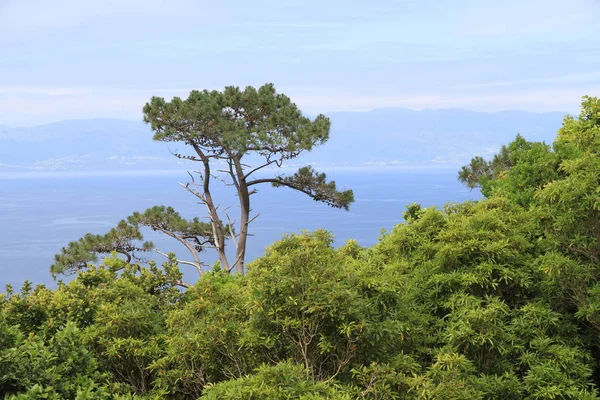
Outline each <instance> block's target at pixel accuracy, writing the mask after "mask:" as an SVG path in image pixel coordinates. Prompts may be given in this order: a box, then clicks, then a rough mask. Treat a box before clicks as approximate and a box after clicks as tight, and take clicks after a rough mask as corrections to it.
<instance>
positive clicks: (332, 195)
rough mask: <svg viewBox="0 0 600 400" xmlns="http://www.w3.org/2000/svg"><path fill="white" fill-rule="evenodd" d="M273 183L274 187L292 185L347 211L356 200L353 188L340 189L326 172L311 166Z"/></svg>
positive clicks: (315, 198)
mask: <svg viewBox="0 0 600 400" xmlns="http://www.w3.org/2000/svg"><path fill="white" fill-rule="evenodd" d="M272 185H273V186H274V187H281V186H287V187H290V188H292V189H295V190H298V191H300V192H303V193H305V194H307V195H309V196H310V197H311V198H312V199H313V200H315V201H322V202H324V203H325V204H327V205H329V206H331V207H336V208H343V209H345V210H346V211H347V210H349V209H350V204H352V203H353V202H354V193H353V192H352V190H344V191H342V192H340V191H338V190H337V188H336V185H335V181H329V182H327V176H326V175H325V174H324V173H318V172H317V171H315V170H314V169H313V167H311V166H308V167H302V168H300V169H299V170H298V172H296V173H295V174H294V175H292V176H287V177H284V176H281V177H278V178H277V179H276V180H274V181H273V182H272Z"/></svg>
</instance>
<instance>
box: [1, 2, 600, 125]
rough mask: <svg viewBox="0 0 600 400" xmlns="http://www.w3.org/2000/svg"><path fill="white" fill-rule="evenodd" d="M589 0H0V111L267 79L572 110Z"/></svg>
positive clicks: (112, 109)
mask: <svg viewBox="0 0 600 400" xmlns="http://www.w3.org/2000/svg"><path fill="white" fill-rule="evenodd" d="M599 17H600V0H503V1H492V0H416V1H413V0H395V1H393V0H371V1H364V0H344V1H341V0H319V1H317V0H304V1H291V0H289V1H282V0H254V1H248V0H230V1H228V2H217V1H203V0H168V1H159V0H104V1H101V0H96V1H83V0H53V1H48V0H0V125H9V126H31V125H36V124H42V123H48V122H53V121H58V120H63V119H76V118H97V117H114V118H124V119H130V120H141V118H142V112H141V109H142V107H143V105H144V104H145V103H146V102H147V101H148V100H149V99H150V98H151V97H152V96H161V97H165V98H171V97H173V96H181V97H186V96H187V94H188V93H189V91H190V90H192V89H222V88H223V87H225V86H230V85H235V86H242V87H243V86H247V85H252V86H260V85H261V84H263V83H266V82H272V83H274V84H275V85H276V87H277V90H278V91H280V92H283V93H285V94H287V95H288V96H290V97H291V98H292V100H294V101H295V102H296V103H297V104H298V105H299V107H300V108H301V109H302V110H303V111H305V112H307V113H320V112H323V113H326V112H332V111H366V110H370V109H374V108H384V107H385V108H389V107H405V108H411V109H430V108H433V109H435V108H466V109H471V110H478V111H500V110H507V109H511V110H512V109H521V110H527V111H535V112H544V111H565V112H577V110H578V107H579V103H580V99H581V97H582V96H583V95H586V94H587V95H593V96H600V24H599V23H598V21H599Z"/></svg>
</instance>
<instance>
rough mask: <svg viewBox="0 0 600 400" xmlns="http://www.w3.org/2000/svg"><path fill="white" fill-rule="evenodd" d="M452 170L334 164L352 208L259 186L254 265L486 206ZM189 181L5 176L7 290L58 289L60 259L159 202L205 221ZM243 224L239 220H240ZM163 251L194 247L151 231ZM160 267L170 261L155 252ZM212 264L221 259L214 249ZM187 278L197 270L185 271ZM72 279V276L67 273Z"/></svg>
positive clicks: (218, 189) (372, 239)
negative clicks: (312, 237)
mask: <svg viewBox="0 0 600 400" xmlns="http://www.w3.org/2000/svg"><path fill="white" fill-rule="evenodd" d="M458 168H459V167H458V166H453V167H446V166H445V167H435V166H434V167H423V166H418V167H361V168H330V169H328V170H326V172H327V176H328V178H329V179H333V180H335V181H336V183H337V186H338V188H339V189H352V190H353V191H354V196H355V202H354V203H353V204H352V205H351V207H350V211H345V210H340V209H335V208H331V207H328V206H327V205H325V204H323V203H318V202H315V201H313V200H312V199H310V198H308V197H307V196H305V195H303V194H302V193H299V192H295V191H293V190H290V189H288V188H273V187H270V186H268V185H266V186H264V187H261V188H259V192H258V193H257V194H255V195H253V196H252V197H251V200H252V209H253V212H252V216H254V215H258V216H257V218H256V220H255V221H254V222H252V224H251V226H250V233H251V235H252V236H251V237H250V238H249V239H248V249H247V261H251V260H253V259H256V258H258V257H260V256H261V255H262V254H263V253H264V250H265V248H266V247H267V246H269V245H270V244H271V243H273V242H275V241H277V240H279V239H281V238H282V236H283V235H285V234H291V233H300V232H302V231H303V230H307V231H313V230H316V229H319V228H321V229H326V230H328V231H330V232H331V233H332V234H333V235H334V236H335V245H336V246H340V245H343V244H344V242H346V241H347V240H349V239H355V240H357V241H358V243H359V244H360V245H362V246H371V245H373V244H374V243H376V242H377V240H378V238H379V237H380V236H381V234H382V232H384V231H385V230H390V229H392V228H393V227H394V226H395V225H397V224H400V223H402V213H403V212H404V210H405V206H406V205H408V204H411V203H413V202H415V203H419V204H421V205H422V206H424V207H429V206H437V207H442V206H443V205H444V204H445V203H447V202H463V201H466V200H478V199H480V198H481V194H480V193H479V191H477V190H470V189H468V188H467V187H465V186H463V185H462V184H461V183H460V182H458V180H457V172H458ZM189 180H190V178H189V176H188V174H187V173H186V172H185V171H112V172H79V173H69V172H33V173H4V174H0V292H3V291H4V288H5V285H7V284H10V285H12V286H13V287H14V288H15V289H19V288H20V287H21V285H22V284H23V282H24V281H25V280H28V281H30V282H32V283H33V284H34V285H35V284H44V285H46V286H48V287H55V286H56V285H57V281H56V280H55V278H53V277H52V276H51V274H50V272H49V268H50V265H51V264H52V263H53V260H54V255H55V254H56V253H58V252H60V250H61V248H62V247H63V246H65V245H66V244H68V243H69V242H70V241H74V240H77V239H78V238H80V237H82V236H83V235H84V234H86V233H88V232H89V233H93V234H103V233H106V232H107V231H108V230H110V229H111V228H112V227H114V226H115V225H116V224H117V222H118V221H119V220H121V219H124V218H126V217H127V216H128V215H130V214H131V213H133V212H134V211H140V212H142V211H144V210H145V209H147V208H149V207H152V206H154V205H167V206H172V207H174V208H175V209H176V210H177V211H179V212H180V213H181V215H182V216H184V217H186V218H192V217H196V216H197V217H200V218H204V217H206V210H205V208H204V206H203V205H201V204H198V199H197V198H195V197H194V196H193V195H192V194H190V193H188V192H187V191H186V190H185V189H183V188H182V187H181V186H180V185H179V183H185V182H188V181H189ZM213 184H214V185H213V186H214V189H213V196H214V197H215V198H216V200H217V202H219V204H222V206H221V209H222V210H223V209H225V208H227V207H229V209H228V211H227V212H228V213H229V215H230V216H231V218H232V220H235V219H236V217H237V214H238V213H239V208H237V207H236V206H235V202H236V198H235V194H234V192H233V190H232V188H231V187H228V186H226V185H223V184H222V182H219V181H216V180H213ZM238 220H239V219H238ZM144 233H145V238H146V239H147V240H152V241H153V242H154V244H155V246H156V247H157V248H159V249H160V250H161V251H164V252H168V251H174V252H175V253H176V254H177V256H178V258H180V259H188V260H189V259H190V257H189V255H187V254H186V250H185V248H183V246H181V245H180V244H179V243H174V242H173V241H172V239H169V238H166V237H163V236H161V235H159V234H158V233H156V232H152V231H147V232H146V231H145V232H144ZM147 257H150V258H152V259H154V260H156V261H163V260H164V258H163V257H162V256H160V255H158V254H152V255H148V256H147ZM204 257H205V258H204V261H206V262H207V263H208V264H212V263H213V262H214V261H215V260H216V257H215V255H214V254H210V253H206V254H205V255H204ZM181 269H182V270H183V272H184V279H185V280H187V281H189V282H193V281H194V280H195V279H197V277H198V276H197V272H196V271H195V270H194V268H193V267H189V266H186V265H182V266H181ZM58 279H63V280H68V279H69V277H60V276H59V277H58Z"/></svg>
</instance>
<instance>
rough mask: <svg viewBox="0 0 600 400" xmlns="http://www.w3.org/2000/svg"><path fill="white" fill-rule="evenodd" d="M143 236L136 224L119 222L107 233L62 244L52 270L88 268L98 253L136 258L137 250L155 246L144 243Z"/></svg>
mask: <svg viewBox="0 0 600 400" xmlns="http://www.w3.org/2000/svg"><path fill="white" fill-rule="evenodd" d="M142 240H143V236H142V234H141V233H140V231H139V229H138V227H137V226H133V225H130V224H128V223H127V222H126V221H124V220H123V221H120V222H119V223H118V224H117V226H116V227H115V228H112V229H111V230H110V231H109V232H108V233H107V234H105V235H92V234H91V233H88V234H86V235H85V236H84V237H82V238H81V239H79V240H78V241H75V242H70V243H69V244H68V245H67V247H63V248H62V250H61V253H60V254H57V255H55V256H54V264H52V266H51V267H50V272H51V273H52V274H53V275H56V274H73V273H75V272H76V271H77V270H79V269H82V268H86V267H87V266H88V263H91V262H95V261H97V260H98V255H102V254H104V255H108V254H110V253H112V252H113V251H114V252H117V253H120V254H123V255H125V257H126V258H127V262H130V261H131V260H132V259H133V258H134V257H135V252H136V251H137V252H140V251H142V252H143V251H148V250H150V249H152V247H153V245H152V243H151V242H143V243H142V242H141V241H142Z"/></svg>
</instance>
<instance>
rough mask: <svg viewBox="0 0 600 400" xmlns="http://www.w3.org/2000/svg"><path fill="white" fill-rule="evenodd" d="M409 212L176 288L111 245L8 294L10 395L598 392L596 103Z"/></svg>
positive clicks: (528, 395)
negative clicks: (57, 278) (85, 262)
mask: <svg viewBox="0 0 600 400" xmlns="http://www.w3.org/2000/svg"><path fill="white" fill-rule="evenodd" d="M461 179H463V180H465V182H467V183H469V184H470V185H472V186H476V185H480V186H481V187H482V188H483V191H484V193H485V194H486V197H487V198H486V199H484V200H481V201H479V202H466V203H463V204H448V205H446V206H445V207H444V208H443V209H438V208H425V209H424V208H422V207H421V206H419V205H418V204H412V205H410V206H408V207H407V210H406V213H405V214H404V218H405V223H403V224H399V225H397V226H396V227H395V228H394V229H393V230H392V231H390V232H388V233H384V234H382V236H381V238H380V240H379V242H378V243H377V244H376V245H375V246H373V247H371V248H362V247H360V246H358V244H357V243H356V242H354V241H350V242H348V243H347V244H346V245H344V246H342V247H341V248H339V249H335V248H334V247H333V246H332V243H333V238H332V236H331V235H330V234H329V233H328V232H325V231H316V232H307V233H304V234H301V235H288V236H285V237H284V238H283V239H282V240H281V241H279V242H277V243H274V244H273V245H271V246H270V247H269V248H268V249H267V250H266V253H265V255H264V256H263V257H261V258H260V259H258V260H256V261H254V262H252V263H251V264H250V265H249V266H248V273H247V274H246V275H244V276H235V275H230V274H228V273H226V272H223V271H221V270H219V269H218V267H217V268H216V269H215V270H214V271H211V272H207V273H206V274H204V275H203V277H202V278H201V279H200V280H199V281H198V282H197V283H196V284H194V285H192V286H191V287H190V288H188V289H186V290H182V289H181V288H179V287H178V286H176V285H177V282H179V281H180V278H181V273H180V272H179V270H178V267H177V264H176V261H175V260H174V259H172V260H170V261H169V262H167V263H165V264H163V265H162V266H156V265H154V264H150V265H149V266H138V265H130V264H127V263H126V262H124V261H123V260H120V259H118V258H117V257H116V256H113V257H111V258H108V259H106V260H105V262H104V265H102V266H98V267H93V266H90V267H89V268H87V269H85V270H81V271H79V273H78V275H77V277H76V278H75V279H73V280H72V281H70V282H69V283H66V284H64V283H60V284H59V285H58V288H56V289H55V290H49V289H47V288H45V287H43V286H37V287H32V285H31V284H30V283H26V284H25V285H24V286H23V288H22V289H21V290H20V291H19V292H15V291H14V290H13V289H12V288H7V290H6V293H5V294H4V295H3V296H1V297H0V393H1V394H2V395H3V396H4V398H6V399H44V398H45V399H109V398H111V399H112V398H117V399H160V398H171V399H197V398H206V399H223V398H231V399H595V398H598V397H599V395H598V392H597V385H598V384H599V383H600V379H599V378H598V377H599V376H600V347H599V345H598V343H600V270H599V269H598V265H600V264H599V262H600V259H599V258H600V102H599V101H598V100H597V99H593V98H585V99H584V102H583V107H582V113H581V115H580V117H579V118H578V119H574V118H571V117H567V118H566V119H565V122H564V126H563V128H562V129H561V130H560V131H559V134H558V137H557V139H556V141H555V142H554V144H553V145H552V146H547V145H545V144H541V143H530V142H527V141H526V140H525V139H524V138H522V137H517V139H516V140H515V142H513V143H511V144H509V145H508V146H506V147H504V148H503V149H502V151H501V153H500V154H499V155H498V157H497V158H496V159H494V160H493V161H492V162H489V163H487V162H485V161H483V160H480V159H475V160H474V161H473V162H472V163H471V165H470V166H467V167H465V168H464V169H463V171H461Z"/></svg>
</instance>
